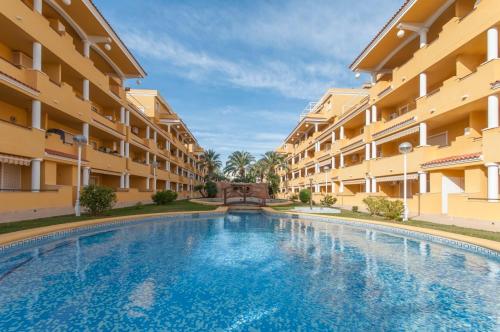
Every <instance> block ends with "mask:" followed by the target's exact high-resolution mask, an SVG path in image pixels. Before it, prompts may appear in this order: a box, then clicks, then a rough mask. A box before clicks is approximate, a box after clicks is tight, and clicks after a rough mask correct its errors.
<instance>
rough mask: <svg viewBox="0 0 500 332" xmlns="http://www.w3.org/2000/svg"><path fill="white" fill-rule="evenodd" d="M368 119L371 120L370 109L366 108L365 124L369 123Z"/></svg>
mask: <svg viewBox="0 0 500 332" xmlns="http://www.w3.org/2000/svg"><path fill="white" fill-rule="evenodd" d="M370 120H371V113H370V109H369V108H368V109H366V110H365V126H368V125H370Z"/></svg>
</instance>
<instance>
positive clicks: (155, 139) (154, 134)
mask: <svg viewBox="0 0 500 332" xmlns="http://www.w3.org/2000/svg"><path fill="white" fill-rule="evenodd" d="M157 141H158V133H157V132H156V130H153V142H155V144H156V142H157Z"/></svg>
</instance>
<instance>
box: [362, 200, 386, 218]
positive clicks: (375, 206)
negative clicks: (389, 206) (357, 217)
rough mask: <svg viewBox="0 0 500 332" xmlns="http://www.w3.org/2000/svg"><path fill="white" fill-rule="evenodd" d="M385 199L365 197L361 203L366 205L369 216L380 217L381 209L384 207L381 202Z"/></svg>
mask: <svg viewBox="0 0 500 332" xmlns="http://www.w3.org/2000/svg"><path fill="white" fill-rule="evenodd" d="M384 200H385V198H382V197H366V198H365V199H363V203H365V204H366V208H367V210H368V212H369V213H370V215H372V216H375V215H376V216H381V215H382V209H383V206H384V203H383V201H384Z"/></svg>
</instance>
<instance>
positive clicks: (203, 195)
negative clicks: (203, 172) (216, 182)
mask: <svg viewBox="0 0 500 332" xmlns="http://www.w3.org/2000/svg"><path fill="white" fill-rule="evenodd" d="M193 189H194V191H198V192H199V193H200V195H201V197H205V191H204V190H205V186H204V185H202V184H197V185H196V186H194V188H193Z"/></svg>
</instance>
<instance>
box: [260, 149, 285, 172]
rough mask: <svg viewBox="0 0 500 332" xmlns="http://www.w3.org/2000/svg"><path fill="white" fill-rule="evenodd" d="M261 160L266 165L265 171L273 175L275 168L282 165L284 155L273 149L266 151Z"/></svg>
mask: <svg viewBox="0 0 500 332" xmlns="http://www.w3.org/2000/svg"><path fill="white" fill-rule="evenodd" d="M261 160H262V161H263V163H264V164H265V165H266V167H267V169H266V171H267V173H269V174H272V175H274V174H276V168H278V167H279V166H282V165H283V162H284V160H285V157H284V156H283V155H282V154H279V153H277V152H275V151H268V152H266V153H265V154H264V156H263V157H262V159H261Z"/></svg>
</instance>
